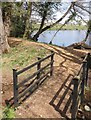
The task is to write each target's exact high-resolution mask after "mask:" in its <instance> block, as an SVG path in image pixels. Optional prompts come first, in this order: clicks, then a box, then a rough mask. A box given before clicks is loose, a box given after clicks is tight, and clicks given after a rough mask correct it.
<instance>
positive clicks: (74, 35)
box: [38, 30, 86, 47]
mask: <svg viewBox="0 0 91 120" xmlns="http://www.w3.org/2000/svg"><path fill="white" fill-rule="evenodd" d="M55 33H56V30H48V31H45V32H44V33H42V34H41V35H40V36H39V38H38V42H44V43H50V41H51V39H52V38H53V36H54V34H55ZM85 36H86V30H60V31H59V32H58V33H57V34H56V36H55V37H54V39H53V41H52V44H54V45H58V46H65V47H66V46H69V45H71V44H73V43H77V42H81V41H82V40H84V38H85Z"/></svg>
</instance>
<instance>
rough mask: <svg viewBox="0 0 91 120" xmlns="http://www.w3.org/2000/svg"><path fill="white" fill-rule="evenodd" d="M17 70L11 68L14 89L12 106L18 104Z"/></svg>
mask: <svg viewBox="0 0 91 120" xmlns="http://www.w3.org/2000/svg"><path fill="white" fill-rule="evenodd" d="M16 72H17V70H16V69H13V90H14V107H17V106H18V86H17V82H18V80H17V73H16Z"/></svg>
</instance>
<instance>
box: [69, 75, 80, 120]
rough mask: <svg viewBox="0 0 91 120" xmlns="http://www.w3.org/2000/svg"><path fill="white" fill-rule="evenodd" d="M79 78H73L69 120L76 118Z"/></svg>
mask: <svg viewBox="0 0 91 120" xmlns="http://www.w3.org/2000/svg"><path fill="white" fill-rule="evenodd" d="M78 82H79V78H78V76H76V77H74V78H73V85H74V87H73V94H72V106H71V119H72V120H75V119H76V117H77V111H78V84H79V83H78Z"/></svg>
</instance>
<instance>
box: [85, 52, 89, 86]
mask: <svg viewBox="0 0 91 120" xmlns="http://www.w3.org/2000/svg"><path fill="white" fill-rule="evenodd" d="M89 65H90V53H88V56H87V66H86V67H87V68H86V83H85V85H86V86H87V81H88V70H89Z"/></svg>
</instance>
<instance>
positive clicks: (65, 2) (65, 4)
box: [16, 0, 91, 23]
mask: <svg viewBox="0 0 91 120" xmlns="http://www.w3.org/2000/svg"><path fill="white" fill-rule="evenodd" d="M16 1H31V2H33V1H34V2H39V1H44V0H16ZM47 1H55V2H57V1H62V3H63V8H64V9H66V8H68V6H69V5H70V3H71V2H72V1H80V2H81V1H83V2H90V1H91V0H47ZM66 10H67V9H66ZM66 10H64V11H62V10H61V12H60V11H57V12H56V19H59V18H60V17H62V15H63V14H64V12H66ZM68 16H69V14H68ZM68 16H67V17H65V18H64V19H63V21H62V23H64V22H65V20H66V19H67V18H68ZM84 19H85V20H88V19H89V15H85V17H84Z"/></svg>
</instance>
